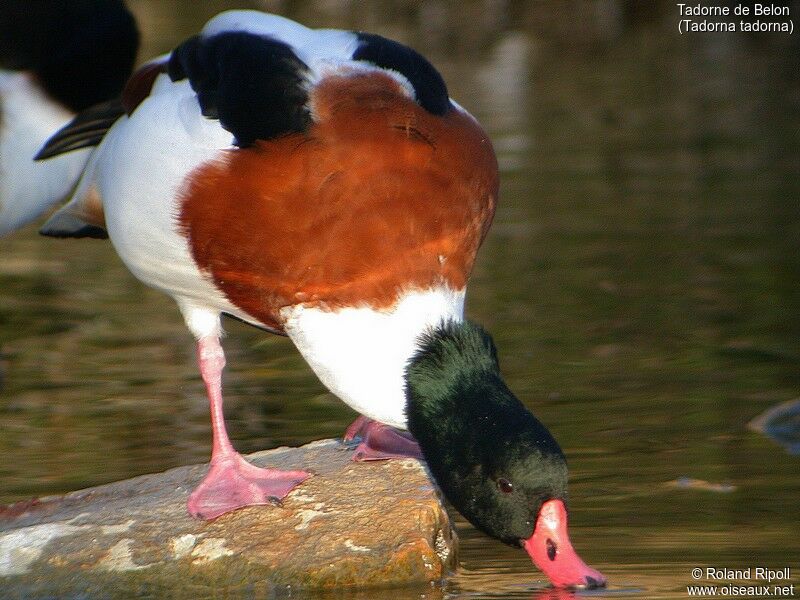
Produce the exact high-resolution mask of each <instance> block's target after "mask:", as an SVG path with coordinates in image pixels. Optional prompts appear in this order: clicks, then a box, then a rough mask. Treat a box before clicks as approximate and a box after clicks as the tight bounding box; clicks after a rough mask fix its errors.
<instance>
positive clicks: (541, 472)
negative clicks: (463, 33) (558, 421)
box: [41, 11, 605, 587]
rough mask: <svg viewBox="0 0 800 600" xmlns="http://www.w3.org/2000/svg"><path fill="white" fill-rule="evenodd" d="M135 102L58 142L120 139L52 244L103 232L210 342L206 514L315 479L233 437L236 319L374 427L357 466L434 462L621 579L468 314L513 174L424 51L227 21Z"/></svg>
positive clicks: (568, 566)
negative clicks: (570, 513) (228, 373)
mask: <svg viewBox="0 0 800 600" xmlns="http://www.w3.org/2000/svg"><path fill="white" fill-rule="evenodd" d="M122 105H123V107H124V108H123V107H119V105H117V106H109V105H106V106H101V107H99V108H97V109H90V110H89V111H88V112H85V113H83V114H82V115H78V117H76V119H75V120H74V121H73V123H72V124H70V125H68V126H67V127H66V128H65V129H63V130H62V131H61V132H59V133H58V134H57V135H56V136H54V138H53V139H52V140H51V141H50V142H49V143H48V144H47V146H45V148H44V149H43V150H42V153H41V158H47V157H50V156H54V155H58V154H59V153H61V152H66V151H70V150H75V149H79V148H82V147H84V146H92V145H96V144H98V141H99V140H100V138H102V140H101V141H99V145H97V147H96V149H95V150H94V152H93V154H92V157H91V158H90V160H89V162H88V164H87V167H86V170H85V172H84V175H83V177H82V179H81V181H80V183H79V185H78V188H77V190H76V193H75V195H74V197H73V199H72V200H71V201H70V202H69V203H68V204H67V205H66V206H65V207H63V208H62V209H61V210H60V211H59V212H57V213H56V214H55V215H54V216H53V217H52V218H51V219H50V221H48V223H46V224H45V226H44V228H43V230H42V232H43V233H44V234H45V235H53V236H63V237H81V236H82V235H84V234H83V233H82V232H84V231H86V230H87V228H88V230H89V231H95V232H96V231H97V230H98V229H100V230H101V231H107V232H108V235H109V237H110V238H111V241H112V242H113V244H114V247H115V248H116V250H117V252H118V253H119V255H120V257H121V258H122V260H123V261H124V262H125V264H126V265H127V266H128V268H129V269H130V270H131V271H132V272H133V274H134V275H135V276H136V277H138V278H139V279H140V280H142V281H143V282H144V283H146V284H148V285H150V286H152V287H154V288H156V289H159V290H162V291H163V292H165V293H167V294H169V295H170V296H172V297H173V298H174V299H175V301H176V302H177V304H178V307H179V309H180V311H181V312H182V314H183V317H184V319H185V321H186V324H187V326H188V328H189V329H190V330H191V332H192V333H193V334H194V336H195V338H196V339H197V354H198V362H199V367H200V372H201V374H202V377H203V380H204V381H205V384H206V387H207V390H208V397H209V401H210V405H211V423H212V432H213V449H212V456H211V463H210V469H209V473H208V475H207V476H206V478H205V479H204V480H203V482H202V483H201V484H200V486H199V487H198V488H197V489H196V490H195V491H194V492H193V493H192V494H191V496H190V498H189V501H188V510H189V512H190V513H191V514H192V515H195V516H197V517H201V518H206V519H208V518H214V517H216V516H219V515H221V514H223V513H226V512H229V511H232V510H235V509H237V508H239V507H242V506H247V505H252V504H266V503H269V502H270V501H271V500H274V498H276V497H277V498H282V497H283V496H285V495H286V494H287V493H288V492H289V491H290V490H291V489H293V488H294V487H295V486H297V485H300V484H301V483H302V482H303V480H305V479H306V478H307V477H309V476H310V475H309V473H307V472H305V471H292V472H284V471H279V470H277V469H259V468H256V467H255V466H253V465H251V464H249V463H247V462H246V461H245V460H244V459H243V458H242V457H241V456H240V455H239V454H238V453H237V452H236V451H235V450H234V448H233V446H232V445H231V443H230V441H229V439H228V436H227V434H226V431H225V423H224V417H223V411H222V392H221V375H222V370H223V367H224V365H225V358H224V354H223V351H222V347H221V345H220V334H221V325H220V316H221V315H223V314H225V315H230V316H232V317H235V318H237V319H239V320H242V321H244V322H246V323H249V324H251V325H254V326H256V327H260V328H262V329H264V330H267V331H270V332H273V333H277V334H283V335H287V336H289V338H290V339H291V340H292V342H294V344H295V346H296V347H297V349H298V350H299V351H300V353H301V354H302V355H303V357H304V358H305V359H306V361H307V362H308V364H309V365H310V366H311V368H312V369H313V370H314V372H315V373H316V374H317V375H318V376H319V378H320V380H321V381H322V382H323V383H324V384H325V385H326V386H327V387H328V388H329V389H330V390H331V391H332V392H333V393H334V394H336V395H337V396H338V397H339V398H341V399H342V400H343V401H344V402H346V403H347V404H348V405H349V406H351V407H352V408H353V409H355V410H356V411H358V412H359V413H361V415H363V416H362V417H361V418H360V419H359V420H358V421H357V422H356V423H355V424H354V425H353V426H352V427H351V429H350V430H349V432H348V433H349V437H355V436H356V435H360V436H361V437H362V438H363V441H362V442H361V444H360V445H359V448H358V450H357V455H358V456H359V457H360V458H361V459H373V458H374V459H380V458H391V457H393V456H398V455H412V456H419V455H420V454H421V455H422V456H423V457H424V459H425V461H426V462H427V465H428V467H429V469H430V472H431V474H432V476H433V478H434V479H435V481H436V483H437V484H438V485H439V487H440V488H441V490H442V492H443V493H444V495H445V496H446V497H447V498H448V499H449V500H450V502H451V503H452V504H453V506H455V507H456V509H458V510H459V511H460V512H461V513H462V514H463V515H464V516H465V517H466V518H467V519H468V520H469V521H470V522H471V523H473V524H474V525H475V526H476V527H477V528H479V529H481V530H482V531H484V532H486V533H487V534H489V535H491V536H493V537H495V538H498V539H500V540H502V541H503V542H506V543H508V544H512V545H516V546H522V547H524V548H525V549H526V550H527V552H528V553H529V555H530V556H531V558H532V559H533V561H534V562H535V563H536V564H537V565H538V566H539V567H540V568H541V569H542V570H543V571H544V572H545V573H546V574H547V576H548V577H549V578H550V580H551V581H552V582H553V583H554V584H556V585H559V586H586V587H597V586H602V585H605V578H604V577H603V575H601V574H600V573H599V572H598V571H596V570H594V569H591V568H589V567H588V566H586V565H585V564H584V563H583V561H582V560H581V559H580V558H579V557H578V555H577V554H576V552H575V551H574V549H573V548H572V546H571V544H570V541H569V537H568V535H567V512H566V501H567V466H566V461H565V458H564V455H563V453H562V451H561V449H560V448H559V446H558V444H557V443H556V441H555V440H554V439H553V437H552V436H551V435H550V433H549V432H548V430H547V429H546V428H545V426H544V425H542V423H540V422H539V421H538V420H537V419H536V418H535V417H534V416H533V415H532V414H531V413H530V412H529V411H528V410H527V409H526V408H525V407H524V406H523V405H522V403H521V402H520V401H519V400H518V399H517V398H516V397H515V396H514V394H513V393H512V392H511V391H510V390H509V389H508V387H507V386H506V384H505V383H504V382H503V379H502V377H501V375H500V370H499V366H498V361H497V353H496V350H495V346H494V344H493V342H492V339H491V337H490V336H489V335H488V334H487V333H486V332H485V331H484V330H483V329H481V328H480V327H479V326H478V325H475V324H473V323H471V322H469V321H466V320H465V319H464V293H465V287H466V284H467V279H468V277H469V274H470V271H471V269H472V266H473V261H474V259H475V255H476V252H477V250H478V247H479V246H480V245H481V242H482V241H483V239H484V236H485V235H486V233H487V231H488V229H489V225H490V223H491V220H492V217H493V214H494V210H495V203H496V199H497V192H498V173H497V163H496V159H495V155H494V152H493V150H492V146H491V144H490V142H489V140H488V138H487V136H486V134H485V133H484V131H483V130H482V129H481V127H480V125H479V124H478V123H477V121H476V120H475V119H474V118H473V117H472V116H471V115H470V114H469V113H467V112H466V111H465V110H464V109H463V108H461V107H460V106H459V105H458V104H456V103H455V101H453V100H451V99H450V98H449V95H448V92H447V87H446V85H445V82H444V81H443V79H442V77H441V75H440V74H439V73H438V72H437V71H436V69H435V68H434V67H433V66H432V65H431V64H430V63H429V62H428V61H427V60H426V59H425V58H423V57H422V56H421V55H419V54H418V53H417V52H415V51H414V50H412V49H410V48H408V47H406V46H404V45H401V44H399V43H397V42H394V41H391V40H388V39H385V38H383V37H380V36H377V35H372V34H366V33H354V32H350V31H338V30H312V29H308V28H306V27H304V26H302V25H300V24H298V23H295V22H293V21H290V20H287V19H285V18H282V17H278V16H273V15H267V14H263V13H259V12H252V11H232V12H226V13H222V14H220V15H218V16H217V17H215V18H214V19H212V20H211V21H210V22H209V23H208V24H207V25H206V26H205V28H204V29H203V30H202V32H201V33H200V34H199V35H197V36H194V37H192V38H190V39H188V40H186V41H185V42H184V43H182V44H181V45H180V46H178V47H177V48H176V49H175V50H174V51H173V52H172V53H170V54H169V55H168V56H164V57H161V58H158V59H156V60H154V61H152V62H150V63H148V64H146V65H145V66H144V67H142V68H141V69H140V70H139V71H138V72H137V73H136V74H134V76H133V77H132V78H131V80H130V81H129V82H128V85H127V86H126V89H125V91H124V93H123V102H122ZM112 122H113V125H111V126H109V124H111V123H112ZM98 197H99V198H100V199H101V200H102V204H100V203H98V202H97V201H96V200H97V198H98Z"/></svg>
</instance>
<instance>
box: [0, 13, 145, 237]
mask: <svg viewBox="0 0 800 600" xmlns="http://www.w3.org/2000/svg"><path fill="white" fill-rule="evenodd" d="M138 44H139V33H138V30H137V28H136V23H135V21H134V19H133V16H132V15H131V14H130V12H128V10H127V8H126V7H125V5H124V4H123V3H122V2H121V1H120V0H46V1H40V0H37V1H35V2H32V1H31V0H3V1H2V2H0V235H4V234H7V233H10V232H12V231H14V230H16V229H19V228H20V227H23V226H24V225H26V224H27V223H29V222H31V221H33V220H34V219H36V217H38V216H39V215H41V214H42V213H43V212H44V211H46V210H47V209H48V208H50V207H51V206H53V205H54V204H55V203H57V202H58V201H60V200H65V199H66V197H67V195H68V194H69V192H70V191H71V190H72V188H73V187H74V186H75V184H76V183H77V181H78V178H79V177H80V174H81V171H82V169H83V166H84V164H85V162H86V159H87V158H88V154H89V153H88V151H81V152H72V153H70V154H67V155H64V156H60V157H58V159H55V160H52V161H48V162H46V163H35V162H34V161H33V156H34V155H35V154H36V152H37V151H38V150H39V149H40V148H41V146H42V144H43V143H44V142H45V141H46V140H47V138H48V137H49V136H51V135H52V134H53V133H54V132H55V131H56V130H57V129H59V128H60V127H62V126H63V125H64V124H65V123H67V122H68V121H69V120H70V119H71V118H73V117H74V116H75V114H76V113H78V112H80V111H82V110H84V109H86V108H88V107H90V106H93V105H95V104H97V103H99V102H103V101H108V100H112V99H113V100H114V101H118V100H117V98H118V96H119V94H120V92H121V91H122V87H123V85H124V84H125V81H126V80H127V79H128V77H129V76H130V74H131V71H132V70H133V64H134V60H135V58H136V52H137V49H138Z"/></svg>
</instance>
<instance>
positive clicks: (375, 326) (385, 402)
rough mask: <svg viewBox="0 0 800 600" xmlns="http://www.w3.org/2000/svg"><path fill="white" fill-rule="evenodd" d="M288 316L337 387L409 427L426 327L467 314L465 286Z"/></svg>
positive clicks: (346, 397)
mask: <svg viewBox="0 0 800 600" xmlns="http://www.w3.org/2000/svg"><path fill="white" fill-rule="evenodd" d="M282 316H283V317H284V319H285V329H286V333H288V334H289V337H290V338H291V339H292V341H293V342H294V344H295V346H297V349H298V350H299V351H300V353H301V354H302V355H303V358H305V359H306V362H308V364H309V365H310V366H311V368H312V369H313V370H314V372H315V373H316V374H317V377H319V379H320V381H322V383H324V384H325V386H326V387H327V388H328V389H329V390H331V392H333V393H334V394H336V395H337V396H338V397H339V398H341V399H342V400H343V401H344V402H345V403H347V404H348V405H349V406H350V407H351V408H352V409H353V410H355V411H357V412H359V413H361V414H362V415H366V416H367V417H370V418H371V419H375V420H377V421H380V422H382V423H386V424H388V425H392V426H394V427H400V428H405V427H406V413H405V408H406V396H405V369H406V365H407V364H408V361H409V359H410V358H411V357H412V356H413V355H414V353H415V352H416V351H417V349H418V341H419V336H420V335H421V334H422V333H425V332H426V331H427V330H429V329H431V328H433V327H436V326H437V325H439V324H440V323H442V322H445V321H458V322H460V321H462V320H463V318H464V290H458V291H454V290H451V289H449V288H447V287H439V288H433V289H429V290H426V291H413V292H409V293H406V294H404V295H403V296H402V297H401V298H400V300H399V301H398V302H397V304H396V305H395V306H394V307H393V308H391V309H390V310H375V309H372V308H368V307H354V308H343V309H340V310H336V311H329V310H323V309H319V308H306V307H304V306H293V307H288V308H285V309H284V310H283V312H282Z"/></svg>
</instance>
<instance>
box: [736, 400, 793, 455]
mask: <svg viewBox="0 0 800 600" xmlns="http://www.w3.org/2000/svg"><path fill="white" fill-rule="evenodd" d="M747 427H748V428H749V429H752V430H753V431H758V432H760V433H763V434H764V435H766V436H767V437H768V438H770V439H772V440H774V441H775V442H777V443H778V444H780V445H781V446H783V447H784V448H785V449H786V451H787V452H788V453H789V454H795V455H797V454H800V398H796V399H794V400H788V401H786V402H781V403H780V404H778V405H777V406H773V407H772V408H770V409H768V410H767V411H765V412H763V413H761V414H760V415H758V416H757V417H756V418H755V419H753V420H752V421H750V422H749V423H748V424H747Z"/></svg>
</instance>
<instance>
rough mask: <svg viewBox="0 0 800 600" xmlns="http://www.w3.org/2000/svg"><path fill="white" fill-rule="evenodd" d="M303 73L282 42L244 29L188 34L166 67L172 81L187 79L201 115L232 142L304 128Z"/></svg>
mask: <svg viewBox="0 0 800 600" xmlns="http://www.w3.org/2000/svg"><path fill="white" fill-rule="evenodd" d="M307 71H308V67H307V66H306V64H305V63H304V62H303V61H301V60H300V59H299V58H298V57H297V55H296V54H295V53H294V51H293V50H292V48H291V46H289V45H288V44H286V43H284V42H280V41H278V40H275V39H272V38H270V37H266V36H261V35H255V34H252V33H248V32H244V31H237V32H226V33H220V34H217V35H214V36H210V37H206V36H194V37H192V38H189V39H188V40H186V41H185V42H184V43H183V44H181V45H180V46H178V47H177V48H176V49H175V50H174V51H173V52H172V56H171V57H170V61H169V69H168V73H169V76H170V77H171V78H172V80H173V81H178V80H180V79H187V78H188V79H189V83H190V84H191V86H192V89H193V90H194V91H195V93H196V94H197V99H198V102H199V103H200V109H201V111H202V113H203V115H204V116H206V117H208V118H210V119H219V122H220V124H221V125H222V126H223V127H224V128H225V129H226V130H228V131H230V132H231V133H232V134H233V135H234V137H235V138H236V144H237V145H238V146H249V145H251V144H252V143H253V142H254V141H255V140H269V139H272V138H275V137H278V136H280V135H284V134H287V133H299V132H303V131H306V130H307V129H308V126H309V124H310V123H311V116H310V112H309V109H308V106H307V104H308V93H307V92H306V89H305V74H306V72H307Z"/></svg>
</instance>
